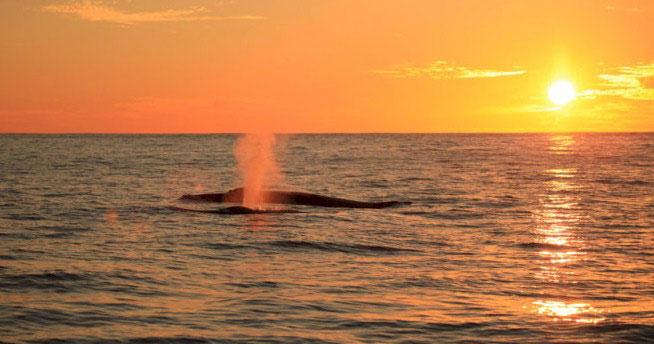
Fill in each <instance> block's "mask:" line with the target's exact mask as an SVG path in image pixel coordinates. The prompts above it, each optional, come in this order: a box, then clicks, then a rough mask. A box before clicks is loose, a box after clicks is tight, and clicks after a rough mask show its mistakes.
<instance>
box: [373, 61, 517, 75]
mask: <svg viewBox="0 0 654 344" xmlns="http://www.w3.org/2000/svg"><path fill="white" fill-rule="evenodd" d="M372 72H373V73H375V74H379V75H384V76H388V77H393V78H420V77H427V78H432V79H436V80H442V79H482V78H498V77H505V76H516V75H522V74H525V73H526V72H527V71H525V70H523V69H518V68H515V69H512V70H493V69H474V68H469V67H463V66H457V65H453V64H450V63H449V62H447V61H436V62H433V63H431V64H429V65H426V66H395V67H392V68H390V69H379V70H374V71H372Z"/></svg>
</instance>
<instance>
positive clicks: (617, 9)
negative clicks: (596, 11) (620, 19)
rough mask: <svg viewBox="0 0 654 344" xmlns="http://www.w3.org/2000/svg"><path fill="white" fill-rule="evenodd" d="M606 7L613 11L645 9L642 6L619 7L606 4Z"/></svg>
mask: <svg viewBox="0 0 654 344" xmlns="http://www.w3.org/2000/svg"><path fill="white" fill-rule="evenodd" d="M604 9H605V10H607V11H613V12H631V13H641V12H644V11H645V10H643V9H642V8H640V7H618V6H613V5H606V6H604Z"/></svg>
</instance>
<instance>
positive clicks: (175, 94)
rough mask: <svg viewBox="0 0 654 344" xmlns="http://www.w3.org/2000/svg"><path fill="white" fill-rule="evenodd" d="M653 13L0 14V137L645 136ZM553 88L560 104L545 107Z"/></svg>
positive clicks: (581, 9)
mask: <svg viewBox="0 0 654 344" xmlns="http://www.w3.org/2000/svg"><path fill="white" fill-rule="evenodd" d="M652 18H654V1H619V0H588V1H582V0H579V1H574V0H565V1H524V0H502V1H494V0H478V1H472V0H467V1H466V0H463V1H436V0H425V1H412V0H406V1H396V0H393V1H367V0H366V1H358V0H344V1H337V0H334V1H322V0H295V1H294V0H286V1H281V0H280V1H275V0H266V1H260V0H251V1H244V0H233V1H229V0H225V1H192V0H188V1H141V0H132V1H115V0H114V1H110V0H109V1H10V0H8V1H2V2H0V35H1V37H0V132H68V133H72V132H108V133H117V132H121V133H125V132H127V133H174V132H186V133H212V132H248V131H260V130H266V131H273V132H525V131H526V132H530V131H654V43H653V42H654V41H653V39H654V20H652ZM556 79H568V80H570V81H572V82H573V83H574V85H575V86H576V88H577V91H578V92H579V97H578V98H577V100H575V101H573V102H572V103H570V104H568V105H567V106H565V107H563V108H555V107H554V106H553V104H552V103H551V102H550V101H549V100H548V99H547V88H548V86H549V84H550V83H552V82H553V81H554V80H556Z"/></svg>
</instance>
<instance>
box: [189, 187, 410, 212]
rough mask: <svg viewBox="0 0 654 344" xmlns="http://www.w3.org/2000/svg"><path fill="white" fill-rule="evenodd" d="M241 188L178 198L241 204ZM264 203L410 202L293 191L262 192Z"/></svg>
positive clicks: (378, 204)
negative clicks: (360, 199)
mask: <svg viewBox="0 0 654 344" xmlns="http://www.w3.org/2000/svg"><path fill="white" fill-rule="evenodd" d="M246 193H247V192H246V190H244V189H243V188H236V189H233V190H230V191H228V192H225V193H205V194H189V195H183V196H182V197H180V200H181V201H187V202H211V203H242V202H243V196H244V194H246ZM262 194H263V198H264V199H265V200H266V203H270V204H294V205H308V206H315V207H329V208H369V209H381V208H388V207H393V206H399V205H409V204H411V202H403V201H386V202H364V201H355V200H350V199H345V198H337V197H329V196H323V195H318V194H312V193H308V192H294V191H276V190H266V191H262Z"/></svg>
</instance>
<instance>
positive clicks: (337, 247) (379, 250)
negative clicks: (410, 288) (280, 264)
mask: <svg viewBox="0 0 654 344" xmlns="http://www.w3.org/2000/svg"><path fill="white" fill-rule="evenodd" d="M268 245H270V246H272V247H275V248H283V249H292V250H316V251H327V252H341V253H352V254H384V253H385V254H394V253H405V252H420V251H419V250H415V249H409V248H400V247H391V246H379V245H363V244H353V245H348V244H339V243H333V242H318V241H302V240H279V241H272V242H269V243H268Z"/></svg>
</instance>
